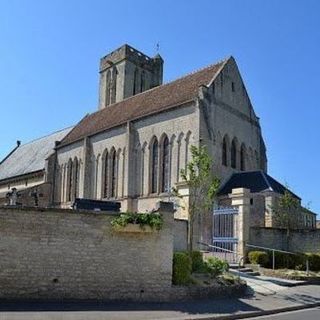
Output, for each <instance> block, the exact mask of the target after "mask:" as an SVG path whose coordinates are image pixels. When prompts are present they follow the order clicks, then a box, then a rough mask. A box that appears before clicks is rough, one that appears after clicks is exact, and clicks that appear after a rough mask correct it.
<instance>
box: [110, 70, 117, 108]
mask: <svg viewBox="0 0 320 320" xmlns="http://www.w3.org/2000/svg"><path fill="white" fill-rule="evenodd" d="M117 76H118V70H117V68H116V67H114V68H113V70H112V88H111V103H115V102H116V94H117Z"/></svg>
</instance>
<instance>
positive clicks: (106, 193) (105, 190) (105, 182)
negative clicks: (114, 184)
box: [102, 151, 109, 198]
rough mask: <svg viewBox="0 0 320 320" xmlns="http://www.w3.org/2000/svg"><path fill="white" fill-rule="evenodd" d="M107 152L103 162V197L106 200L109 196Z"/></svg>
mask: <svg viewBox="0 0 320 320" xmlns="http://www.w3.org/2000/svg"><path fill="white" fill-rule="evenodd" d="M108 161H109V157H108V151H107V152H106V153H105V156H104V161H103V179H102V181H103V197H104V198H108V196H109V166H108V164H109V163H108Z"/></svg>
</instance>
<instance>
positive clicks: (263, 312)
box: [185, 302, 320, 320]
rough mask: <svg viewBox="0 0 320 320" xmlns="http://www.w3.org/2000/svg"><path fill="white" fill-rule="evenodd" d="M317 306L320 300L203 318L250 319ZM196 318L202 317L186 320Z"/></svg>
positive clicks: (220, 319)
mask: <svg viewBox="0 0 320 320" xmlns="http://www.w3.org/2000/svg"><path fill="white" fill-rule="evenodd" d="M315 307H320V302H317V303H310V304H302V305H298V306H292V307H285V308H279V309H273V310H261V311H253V312H247V313H239V314H232V315H225V316H216V317H207V318H201V320H235V319H248V318H255V317H261V316H269V315H273V314H278V313H284V312H290V311H297V310H304V309H311V308H315ZM196 319H200V318H186V319H185V320H196Z"/></svg>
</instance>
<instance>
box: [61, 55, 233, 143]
mask: <svg viewBox="0 0 320 320" xmlns="http://www.w3.org/2000/svg"><path fill="white" fill-rule="evenodd" d="M230 59H233V58H232V57H230V58H227V59H225V60H223V61H221V62H218V63H216V64H213V65H211V66H209V67H207V68H204V69H201V70H199V71H196V72H194V73H191V74H188V75H186V76H184V77H182V78H179V79H177V80H174V81H172V82H169V83H166V84H163V85H160V86H157V87H154V88H152V89H149V90H147V91H144V92H142V93H139V94H137V95H134V96H132V97H129V98H127V99H124V100H122V101H119V102H117V103H114V104H112V105H110V106H108V107H106V108H104V109H102V110H99V111H97V112H94V113H92V114H89V115H87V116H85V117H84V118H83V119H82V120H81V121H80V122H79V123H78V124H77V125H76V126H75V127H74V129H73V130H72V131H71V132H70V133H69V134H68V135H67V136H66V138H65V139H63V141H62V142H61V144H60V146H64V145H67V144H70V143H72V142H75V141H77V140H80V139H82V138H85V137H88V136H92V135H94V134H96V133H99V132H101V131H104V130H107V129H111V128H114V127H116V126H119V125H122V124H125V123H126V122H127V121H132V120H136V119H139V118H141V117H144V116H149V115H152V114H155V113H158V112H161V111H165V110H168V109H170V108H173V107H176V106H179V105H182V104H184V103H187V102H188V101H191V100H193V99H195V98H196V96H197V94H198V90H199V87H200V86H202V85H205V86H207V85H209V84H210V83H211V81H212V80H213V79H214V78H215V77H216V76H217V75H218V74H219V73H220V71H221V70H222V68H223V67H224V66H225V64H226V63H227V62H228V61H229V60H230ZM60 146H59V147H60Z"/></svg>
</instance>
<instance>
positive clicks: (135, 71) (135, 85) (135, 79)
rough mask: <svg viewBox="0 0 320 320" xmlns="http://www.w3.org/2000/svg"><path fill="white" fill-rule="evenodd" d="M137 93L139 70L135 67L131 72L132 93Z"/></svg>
mask: <svg viewBox="0 0 320 320" xmlns="http://www.w3.org/2000/svg"><path fill="white" fill-rule="evenodd" d="M137 93H139V70H138V68H136V69H135V70H134V74H133V94H134V95H135V94H137Z"/></svg>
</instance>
